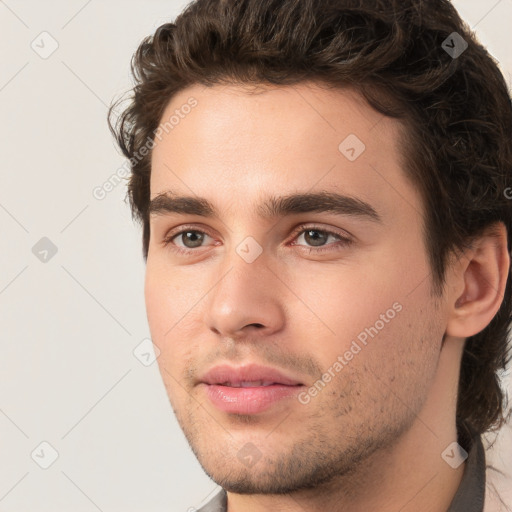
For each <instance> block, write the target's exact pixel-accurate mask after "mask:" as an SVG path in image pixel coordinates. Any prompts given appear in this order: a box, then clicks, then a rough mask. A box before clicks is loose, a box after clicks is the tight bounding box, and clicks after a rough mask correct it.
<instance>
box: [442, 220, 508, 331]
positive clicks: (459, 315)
mask: <svg viewBox="0 0 512 512" xmlns="http://www.w3.org/2000/svg"><path fill="white" fill-rule="evenodd" d="M458 265H459V269H458V270H459V271H458V272H457V273H456V274H457V277H456V278H455V281H456V282H455V286H454V288H453V289H456V290H458V293H455V294H453V295H452V297H451V300H452V301H453V304H452V308H451V311H450V316H449V319H448V324H447V328H446V334H447V335H449V336H454V337H459V338H467V337H469V336H473V335H475V334H478V333H479V332H480V331H482V330H483V329H485V328H486V327H487V325H489V323H490V322H491V320H492V319H493V317H494V316H495V315H496V313H497V312H498V310H499V308H500V306H501V303H502V300H503V296H504V294H505V287H506V284H507V278H508V276H509V272H510V255H509V252H508V250H507V230H506V228H505V225H504V224H503V223H502V222H499V223H496V224H493V225H492V226H490V227H489V228H488V229H487V230H486V231H485V233H484V234H482V235H481V236H480V237H479V238H477V239H476V240H475V241H474V244H472V248H471V249H469V250H467V251H465V252H464V253H463V255H462V256H461V258H460V259H459V260H458ZM460 290H462V291H460Z"/></svg>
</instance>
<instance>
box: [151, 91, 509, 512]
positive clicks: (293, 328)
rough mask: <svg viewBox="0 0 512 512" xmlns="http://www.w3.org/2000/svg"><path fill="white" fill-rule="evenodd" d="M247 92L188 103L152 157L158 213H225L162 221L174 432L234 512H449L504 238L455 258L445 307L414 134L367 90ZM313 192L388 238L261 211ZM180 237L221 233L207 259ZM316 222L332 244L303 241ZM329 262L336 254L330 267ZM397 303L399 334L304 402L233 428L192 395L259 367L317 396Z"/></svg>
mask: <svg viewBox="0 0 512 512" xmlns="http://www.w3.org/2000/svg"><path fill="white" fill-rule="evenodd" d="M249 92H250V91H249V90H248V89H247V88H244V87H241V86H239V85H223V86H221V85H217V86H214V87H211V88H204V87H202V86H200V85H193V86H191V87H189V88H187V89H185V90H183V91H181V92H180V93H179V94H178V95H176V96H175V97H174V98H173V99H172V100H171V101H170V103H169V104H168V106H167V108H166V112H165V113H164V115H163V116H162V119H168V118H169V117H170V115H172V113H173V112H174V111H175V110H176V109H177V108H180V106H181V105H183V104H185V103H186V102H187V100H188V99H189V98H190V97H194V98H195V99H196V100H197V102H198V103H197V106H196V107H195V108H193V109H192V110H191V112H190V113H189V114H187V115H186V116H185V117H184V118H183V119H181V120H180V123H179V124H178V125H176V126H175V127H174V129H172V130H170V131H169V133H168V134H166V135H165V136H163V137H162V139H161V140H160V141H158V142H157V144H156V146H155V147H154V149H153V154H152V175H151V198H154V197H156V196H158V195H159V194H161V193H164V192H166V191H169V190H171V191H173V192H175V193H177V194H180V195H196V196H200V197H205V198H207V199H208V200H210V201H211V202H212V203H213V204H214V205H215V206H216V208H218V209H219V212H220V213H219V215H220V218H219V219H214V218H204V217H200V216H197V215H188V214H187V215H178V214H165V215H164V214H155V215H152V216H151V220H150V222H151V224H150V225H151V237H150V244H149V253H148V259H147V269H146V281H145V299H146V306H147V315H148V322H149V326H150V330H151V335H152V338H153V341H154V343H155V344H156V345H157V347H158V348H159V350H160V352H161V353H160V356H159V358H158V364H159V368H160V372H161V375H162V378H163V381H164V384H165V387H166V390H167V393H168V395H169V399H170V402H171V405H172V407H173V409H174V412H175V414H176V416H177V419H178V421H179V424H180V425H181V428H182V429H183V431H184V433H185V436H186V437H187V439H188V441H189V443H190V446H191V448H192V450H193V452H194V453H195V455H196V456H197V458H198V460H199V462H200V464H201V465H202V467H203V468H204V470H205V471H206V473H207V474H208V475H209V476H210V477H211V478H212V479H213V480H214V481H215V482H217V483H218V484H220V485H222V486H223V487H224V488H225V489H226V490H227V491H228V510H229V512H241V511H246V512H247V511H248V512H257V511H263V510H275V511H311V512H313V511H320V510H322V511H324V510H326V507H327V509H328V510H351V511H354V512H357V511H367V510H372V509H373V510H380V511H383V512H386V511H395V512H396V511H397V510H401V511H402V512H403V511H416V512H422V511H427V510H428V511H434V510H435V511H445V510H447V509H448V506H449V504H450V502H451V500H452V498H453V495H454V494H455V492H456V489H457V487H458V485H459V483H460V480H461V477H462V474H463V470H464V464H462V465H460V466H459V467H458V468H457V469H452V468H451V467H450V466H449V465H448V464H447V463H446V462H445V461H444V460H443V459H442V457H441V453H442V452H443V451H444V450H445V448H446V447H447V446H448V445H449V444H450V443H451V442H452V441H455V440H456V439H457V433H456V428H455V407H456V397H457V383H458V378H459V366H460V359H461V355H462V350H463V342H464V339H465V338H466V337H467V336H471V335H472V334H475V333H477V332H479V331H480V330H482V329H483V328H484V327H485V326H486V325H487V324H488V323H489V322H490V320H491V319H492V317H493V316H494V314H495V313H496V312H497V311H498V308H499V305H500V303H501V300H502V297H503V293H504V287H505V282H506V275H507V272H508V267H509V255H508V253H507V250H506V232H505V229H504V226H502V225H497V230H496V232H495V233H491V234H488V235H487V234H484V235H483V236H482V237H481V238H480V239H479V240H477V241H476V242H475V244H474V246H473V247H472V249H471V250H468V251H466V252H465V253H464V254H462V255H461V256H459V257H458V258H453V259H452V262H451V264H450V267H449V268H448V272H447V281H446V283H447V284H446V286H445V291H444V294H443V295H442V296H441V297H438V300H433V296H432V275H431V269H430V267H429V262H428V259H427V253H426V249H425V245H424V240H423V235H422V228H423V224H422V214H423V208H424V207H423V202H422V199H421V197H420V195H419V193H418V192H417V190H416V189H415V187H414V185H413V184H412V183H411V182H410V181H409V180H408V179H407V177H406V175H405V173H404V171H403V169H402V167H401V149H400V147H399V139H400V127H401V125H400V123H399V121H397V120H393V119H389V118H385V117H383V116H381V115H380V114H379V113H377V112H375V111H374V110H373V109H372V108H371V107H370V106H368V105H367V104H366V103H365V102H364V100H363V99H362V98H361V97H360V96H359V94H358V93H357V92H355V91H349V90H340V89H338V90H327V89H326V88H322V87H321V86H320V85H319V84H314V83H301V84H299V85H295V86H293V87H292V86H281V87H268V86H265V87H261V88H260V89H259V90H258V94H250V93H249ZM349 134H356V135H357V137H358V138H359V139H360V140H362V141H363V142H364V144H365V146H366V149H365V151H364V152H363V153H362V154H361V155H360V156H359V157H358V158H357V159H356V160H355V161H349V160H348V159H347V158H345V156H344V155H343V154H342V153H341V152H340V151H339V149H338V146H339V144H340V143H341V142H342V141H343V140H344V139H345V138H346V137H347V136H348V135H349ZM316 191H331V192H338V193H343V194H347V195H350V196H353V197H357V198H360V199H362V200H364V201H366V202H368V203H370V204H371V205H372V206H373V208H374V209H375V210H376V211H377V212H378V214H379V215H380V217H381V222H380V223H377V222H372V221H370V220H368V219H366V218H363V217H356V216H348V215H339V214H334V213H301V214H296V215H293V216H291V217H279V218H276V219H271V220H269V219H266V220H265V219H261V218H260V217H259V216H258V215H257V211H256V207H257V205H258V204H260V203H261V202H262V201H263V200H264V199H265V198H266V197H267V196H268V195H269V194H270V193H272V194H273V195H277V196H279V195H286V194H290V193H294V192H316ZM303 224H304V225H306V228H304V229H303V230H302V231H295V230H296V228H298V227H300V226H301V225H303ZM185 225H187V228H188V229H193V230H197V231H202V232H203V233H206V235H204V240H203V242H202V245H201V242H199V243H197V242H196V244H195V245H193V244H191V243H190V242H189V243H188V245H186V244H187V240H186V239H184V237H183V236H181V235H180V236H177V237H175V238H174V239H173V242H171V243H170V244H169V245H165V243H164V240H165V238H166V236H168V235H169V233H171V234H172V233H173V232H177V231H178V230H179V229H180V226H181V227H183V226H185ZM189 225H191V226H189ZM309 226H313V227H314V229H315V230H320V233H318V235H320V236H323V237H325V238H322V240H323V242H322V243H318V242H317V244H314V240H312V238H311V237H307V236H306V234H305V231H307V228H309V229H313V228H310V227H309ZM324 229H325V230H329V231H334V232H337V233H339V234H340V235H342V236H343V235H346V234H347V233H348V234H350V239H351V240H352V243H351V244H349V245H340V244H339V239H337V238H336V237H333V236H329V238H326V237H327V234H324V233H323V232H322V231H321V230H324ZM248 236H251V237H253V238H254V239H255V240H256V241H257V242H258V244H259V245H260V246H261V249H262V253H261V254H260V256H259V257H258V258H257V259H256V260H255V261H254V262H252V263H247V262H246V261H245V260H244V259H242V258H241V257H240V256H239V254H238V253H237V252H236V248H237V246H238V244H240V243H241V242H242V241H243V240H244V239H245V238H246V237H248ZM173 243H174V245H173ZM173 247H175V248H176V247H179V248H185V249H187V248H188V249H189V251H190V252H189V254H188V255H179V254H177V253H176V252H174V251H173ZM308 247H309V248H311V251H312V252H311V253H308V251H307V248H308ZM319 247H320V248H321V247H326V248H329V250H328V251H326V252H325V253H323V254H318V253H315V252H314V251H315V250H316V249H318V248H319ZM194 251H195V252H194ZM396 303H398V304H399V305H400V306H401V310H400V311H399V312H397V313H396V315H395V316H394V318H392V319H391V320H389V321H388V322H386V323H385V326H384V327H383V328H382V329H380V330H379V332H378V334H377V335H376V336H375V337H374V338H369V341H368V343H367V345H366V346H363V347H362V350H361V351H360V352H358V353H357V354H356V355H354V357H353V358H352V359H351V360H350V361H348V362H347V364H346V365H344V366H343V369H342V370H341V371H339V372H336V374H335V377H333V378H332V379H331V381H330V382H329V383H327V385H326V386H325V388H323V389H322V391H320V392H319V393H318V394H317V395H316V396H314V397H312V398H311V400H310V401H309V402H308V403H307V404H303V403H300V402H299V401H298V400H296V399H295V398H293V399H287V400H283V401H281V402H278V403H277V404H275V405H274V406H273V407H271V408H270V409H269V410H267V411H265V412H263V413H259V414H253V415H237V414H227V413H225V412H223V411H220V410H219V409H217V408H216V407H215V406H214V405H213V404H212V403H211V402H210V401H209V399H208V397H207V396H206V394H205V393H204V390H203V389H201V388H200V387H198V386H196V384H197V381H198V379H199V377H200V376H201V375H202V374H204V372H205V371H207V370H208V369H209V368H211V367H212V366H214V365H216V364H220V363H229V364H231V365H233V366H237V365H242V364H246V363H249V362H256V363H259V364H262V365H267V366H272V367H275V368H278V369H280V370H282V371H283V372H284V373H286V374H287V375H289V376H291V377H294V378H296V379H298V380H300V381H301V382H302V383H304V384H305V386H306V387H307V388H309V387H310V386H313V384H314V383H315V381H317V380H318V379H319V378H321V376H322V374H323V373H324V372H326V371H327V369H328V368H330V367H332V366H333V364H334V363H335V362H336V361H337V360H338V356H340V355H343V354H344V353H345V352H346V351H347V350H348V349H350V347H351V343H352V341H353V340H356V339H357V336H358V334H360V333H361V332H362V331H364V330H365V328H369V327H370V326H374V325H375V324H376V321H377V320H379V319H380V318H381V316H380V315H382V314H386V311H387V310H389V309H390V308H392V305H393V304H396ZM255 324H260V326H257V325H255ZM443 339H444V343H443ZM249 442H250V443H252V445H254V447H256V449H257V450H258V452H259V454H261V457H260V458H259V460H258V461H257V462H256V463H255V464H254V465H252V466H251V467H248V466H247V465H246V464H244V462H243V460H240V458H239V457H237V454H238V453H239V451H240V450H241V449H242V448H243V447H244V446H245V445H246V444H247V443H249ZM246 449H247V448H246ZM256 449H255V448H251V450H254V453H256Z"/></svg>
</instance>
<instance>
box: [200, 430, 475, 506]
mask: <svg viewBox="0 0 512 512" xmlns="http://www.w3.org/2000/svg"><path fill="white" fill-rule="evenodd" d="M484 499H485V450H484V447H483V444H482V438H481V436H479V435H476V436H474V437H473V439H472V443H471V446H470V447H469V452H468V458H467V459H466V465H465V467H464V474H463V475H462V480H461V482H460V485H459V488H458V489H457V492H456V493H455V496H454V497H453V500H452V502H451V504H450V508H449V509H448V512H483V509H484ZM227 510H228V498H227V493H226V491H225V490H224V489H221V490H220V492H218V493H217V494H216V495H215V496H214V497H213V498H212V499H211V500H210V501H209V502H208V503H207V504H206V505H204V506H203V507H201V508H200V509H199V510H198V511H197V512H227Z"/></svg>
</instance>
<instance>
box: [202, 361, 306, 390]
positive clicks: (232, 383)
mask: <svg viewBox="0 0 512 512" xmlns="http://www.w3.org/2000/svg"><path fill="white" fill-rule="evenodd" d="M201 382H204V383H205V384H217V385H221V386H228V387H260V386H270V385H272V384H280V385H283V386H299V385H301V384H302V383H301V382H300V381H298V380H296V379H294V378H292V377H288V376H286V375H284V374H283V373H282V372H280V371H279V370H276V369H275V368H270V367H266V366H259V365H256V364H251V365H246V366H240V367H237V368H235V367H232V366H228V365H221V366H215V367H214V368H212V369H211V370H210V371H208V372H207V373H206V374H205V375H204V376H203V377H202V378H201Z"/></svg>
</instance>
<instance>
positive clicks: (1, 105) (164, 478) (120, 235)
mask: <svg viewBox="0 0 512 512" xmlns="http://www.w3.org/2000/svg"><path fill="white" fill-rule="evenodd" d="M186 3H187V2H180V1H162V0H152V1H146V2H144V1H142V0H129V1H128V0H125V1H124V2H121V1H119V0H117V1H113V0H112V1H103V2H101V1H99V0H89V1H86V0H68V1H66V2H64V1H55V0H53V1H45V2H41V1H36V0H31V1H29V0H25V1H22V0H19V1H16V0H5V1H2V0H0V48H1V63H2V64H1V66H0V111H1V123H0V130H1V132H0V141H1V152H0V156H1V167H0V169H1V170H0V177H1V182H0V235H1V239H0V244H1V247H2V250H1V251H0V322H1V323H0V325H1V338H0V343H1V347H0V348H1V351H0V354H1V357H0V512H9V511H16V512H23V511H31V512H42V511H52V512H56V511H64V510H73V511H74V512H82V511H83V512H93V511H95V510H100V511H104V512H107V511H109V512H114V511H123V512H132V511H141V510H144V511H146V512H150V511H185V510H187V509H189V507H194V506H195V507H199V505H200V504H201V503H202V502H203V500H205V499H207V498H208V497H209V495H210V494H211V493H212V492H214V491H215V490H216V489H217V486H216V485H215V484H214V483H213V482H212V481H211V480H209V478H208V477H206V475H205V474H204V473H203V472H202V470H201V468H200V466H199V464H198V462H197V461H196V459H195V457H194V456H193V454H192V452H191V451H190V449H189V448H188V445H187V443H186V441H185V438H184V436H183V434H182V433H181V430H180V428H179V426H178V424H177V422H176V420H175V418H174V415H173V413H172V409H171V407H170V405H169V402H168V399H167V395H166V393H165V389H164V387H163V384H162V383H161V379H160V375H159V373H158V369H157V365H156V363H154V364H152V365H150V366H145V365H144V364H142V363H141V362H140V361H139V360H138V359H137V358H136V357H135V356H134V354H133V350H134V349H135V347H137V345H138V344H139V343H141V341H142V340H144V339H145V338H149V336H150V334H149V329H148V326H147V320H146V314H145V306H144V298H143V281H144V263H143V259H142V255H141V240H140V230H139V228H138V227H137V226H135V225H134V224H132V221H131V218H130V212H129V208H128V205H127V204H125V203H124V202H123V199H124V197H125V186H124V184H121V185H118V186H117V187H116V188H115V189H114V190H113V191H112V192H110V193H109V194H108V195H107V196H106V197H105V199H103V200H97V199H95V198H94V197H93V194H92V192H93V189H94V188H95V187H98V186H101V185H102V184H103V183H104V182H105V181H107V180H108V179H109V177H110V176H111V175H112V174H114V173H115V172H116V170H117V169H119V168H120V167H121V166H122V165H123V163H124V159H123V158H122V157H121V156H120V155H119V154H118V153H117V151H116V149H115V148H114V144H113V139H112V137H111V135H110V132H109V131H108V128H107V124H106V112H107V106H108V105H109V104H110V102H111V100H112V99H113V98H114V97H116V96H118V95H119V94H121V93H123V92H124V91H126V90H127V89H128V88H129V87H130V76H129V62H130V58H131V55H132V54H133V52H134V51H135V49H136V48H137V46H138V44H139V42H140V40H141V39H142V38H143V37H145V36H146V35H149V34H150V33H152V32H153V31H154V30H155V29H156V28H157V27H158V26H159V25H161V24H162V23H164V22H166V21H171V20H172V19H174V17H175V16H176V14H177V13H178V12H180V11H181V10H182V8H183V7H184V6H185V5H186ZM454 3H455V5H456V7H457V8H458V9H459V11H460V13H461V15H462V16H463V18H464V19H466V20H467V21H468V23H469V24H470V25H471V26H472V27H475V30H476V31H477V34H478V35H479V37H480V39H481V41H482V42H483V43H484V44H485V45H487V46H488V48H489V50H490V51H491V53H493V55H494V56H495V57H496V58H497V59H498V60H499V61H500V63H501V66H502V69H503V71H504V73H505V76H506V77H507V81H508V82H509V84H510V81H511V71H512V55H511V53H510V48H511V47H512V36H511V31H510V22H511V21H512V0H501V1H495V0H491V1H487V0H486V1H482V0H458V1H456V2H454ZM43 31H47V32H48V33H49V34H51V37H52V38H54V39H55V40H56V41H57V43H58V45H59V46H58V49H57V50H56V51H55V52H54V53H53V54H52V55H51V56H49V57H48V58H46V59H43V58H41V57H40V56H39V55H38V53H36V52H35V51H34V50H33V49H32V48H31V44H32V42H33V41H35V43H34V44H35V45H39V47H40V48H41V50H40V51H43V48H45V49H46V50H48V49H49V48H50V44H51V41H50V39H48V36H40V34H41V32H43ZM42 37H46V38H47V39H44V40H43V39H41V38H42ZM511 185H512V183H511ZM42 237H48V238H49V239H50V240H51V241H52V242H53V243H54V244H55V245H56V247H57V249H58V252H57V253H56V255H55V256H53V257H52V258H51V259H49V261H47V262H46V263H44V262H41V261H40V260H39V259H38V258H36V256H35V255H34V254H33V252H32V247H33V246H34V245H35V244H36V243H37V242H38V241H39V240H40V239H41V238H42ZM507 379H508V381H507V382H508V384H507V386H508V387H509V388H510V387H511V385H510V377H507ZM511 439H512V431H511V429H510V428H507V429H506V430H504V431H503V435H502V436H501V439H500V441H499V444H497V445H495V447H494V449H493V450H491V451H490V452H489V457H490V458H491V460H493V461H495V463H496V464H497V465H498V466H499V467H504V463H505V461H507V460H508V464H505V466H507V469H508V471H509V472H511V466H512V463H511V462H510V461H512V442H511ZM43 441H46V442H48V443H50V444H51V445H52V446H53V448H54V449H55V450H56V451H57V452H58V458H57V460H56V461H55V462H54V463H53V464H52V465H51V466H50V467H49V468H48V469H42V468H41V467H40V466H39V465H38V464H44V463H45V462H46V463H48V462H50V457H51V449H49V448H48V447H45V446H44V445H43V446H40V443H41V442H43ZM34 450H35V453H34V455H33V457H32V456H31V454H32V452H33V451H34ZM493 478H494V477H493ZM502 485H508V487H509V488H510V487H512V484H511V480H510V479H508V480H506V481H505V484H503V483H502ZM509 500H510V501H512V496H510V495H509ZM190 510H192V508H191V509H190ZM487 510H497V508H491V507H490V506H488V507H487Z"/></svg>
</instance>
